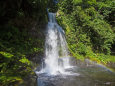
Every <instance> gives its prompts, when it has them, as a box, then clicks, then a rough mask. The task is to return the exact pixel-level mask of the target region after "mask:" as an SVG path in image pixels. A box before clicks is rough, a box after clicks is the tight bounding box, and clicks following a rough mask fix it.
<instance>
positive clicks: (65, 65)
mask: <svg viewBox="0 0 115 86" xmlns="http://www.w3.org/2000/svg"><path fill="white" fill-rule="evenodd" d="M48 14H49V22H48V25H47V34H46V42H45V59H44V60H43V62H42V67H41V69H40V70H36V74H37V75H38V78H37V86H115V73H114V72H112V71H111V70H109V69H107V68H106V67H104V66H102V65H99V64H96V63H94V62H91V61H89V60H88V59H86V60H85V61H84V62H81V61H77V62H76V60H75V59H74V58H72V57H70V56H69V51H68V48H67V42H66V39H65V34H64V31H63V29H62V28H61V27H60V26H59V25H58V24H57V22H56V20H55V13H48Z"/></svg>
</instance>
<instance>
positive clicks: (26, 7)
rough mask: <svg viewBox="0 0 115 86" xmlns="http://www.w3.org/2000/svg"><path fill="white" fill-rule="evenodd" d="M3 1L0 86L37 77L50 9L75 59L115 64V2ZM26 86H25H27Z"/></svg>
mask: <svg viewBox="0 0 115 86" xmlns="http://www.w3.org/2000/svg"><path fill="white" fill-rule="evenodd" d="M54 2H55V0H0V86H19V84H20V83H24V79H25V77H27V76H28V75H34V71H33V69H34V67H35V61H33V58H34V57H35V56H36V54H37V55H38V56H40V55H42V54H43V52H44V40H45V37H44V32H45V26H46V24H47V22H48V17H47V8H49V11H52V12H56V14H57V15H56V18H57V22H58V23H59V25H60V26H62V27H63V29H64V30H65V33H66V39H67V43H68V48H69V50H70V53H71V55H72V56H74V57H76V59H80V60H84V59H85V58H89V59H91V60H93V61H96V62H99V63H102V64H105V65H107V64H108V63H115V24H114V23H115V14H114V13H115V1H114V0H58V3H57V4H55V3H54ZM24 86H26V85H24Z"/></svg>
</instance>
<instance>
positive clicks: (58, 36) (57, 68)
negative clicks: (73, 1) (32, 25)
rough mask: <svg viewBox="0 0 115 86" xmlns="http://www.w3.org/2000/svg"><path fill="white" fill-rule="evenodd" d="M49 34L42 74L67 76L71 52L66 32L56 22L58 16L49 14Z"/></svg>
mask: <svg viewBox="0 0 115 86" xmlns="http://www.w3.org/2000/svg"><path fill="white" fill-rule="evenodd" d="M48 16H49V22H48V24H47V34H46V41H45V60H44V64H45V67H43V68H42V70H41V72H42V73H47V74H49V75H57V74H60V73H61V74H66V73H67V71H66V69H67V68H70V62H69V54H68V53H69V52H68V48H67V42H66V39H65V33H64V30H63V29H62V28H61V27H60V26H59V25H58V24H57V22H56V18H55V16H56V14H55V13H48Z"/></svg>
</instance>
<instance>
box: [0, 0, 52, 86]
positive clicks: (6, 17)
mask: <svg viewBox="0 0 115 86" xmlns="http://www.w3.org/2000/svg"><path fill="white" fill-rule="evenodd" d="M50 1H51V0H5V1H3V0H1V1H0V21H1V23H0V86H10V85H12V86H15V84H16V83H18V82H23V78H24V77H25V76H27V75H30V74H33V71H32V67H33V64H32V62H31V59H32V57H31V58H30V55H33V54H34V55H35V54H36V53H38V54H40V53H42V52H43V45H44V39H43V38H44V36H43V35H41V34H42V33H41V32H40V31H42V30H41V29H40V28H41V27H42V25H44V24H45V23H46V22H47V11H46V8H47V7H48V4H49V2H50ZM36 21H37V22H36ZM33 26H35V31H34V30H33ZM36 28H37V29H36ZM34 34H35V35H36V34H37V37H36V36H34ZM38 36H39V37H38Z"/></svg>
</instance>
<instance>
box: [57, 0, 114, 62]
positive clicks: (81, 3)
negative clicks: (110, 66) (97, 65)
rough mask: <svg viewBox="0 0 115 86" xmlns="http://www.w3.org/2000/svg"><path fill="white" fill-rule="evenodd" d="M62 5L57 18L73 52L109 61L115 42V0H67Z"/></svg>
mask: <svg viewBox="0 0 115 86" xmlns="http://www.w3.org/2000/svg"><path fill="white" fill-rule="evenodd" d="M58 6H59V10H58V12H57V20H58V23H59V24H60V25H61V26H62V27H63V28H64V29H65V32H66V36H67V37H66V38H67V42H68V46H69V50H70V51H71V53H72V54H73V55H74V56H75V57H77V58H81V59H83V58H84V57H87V58H91V59H92V60H97V61H98V62H100V61H101V62H103V63H104V62H105V63H106V62H107V59H108V58H111V57H112V56H110V54H111V52H112V51H111V48H112V46H113V45H115V44H114V41H115V40H114V39H115V32H114V24H113V19H112V18H113V16H114V15H112V13H113V11H114V9H113V8H114V6H113V0H110V1H109V0H101V1H100V0H63V1H61V2H60V3H59V4H58ZM111 59H113V58H111Z"/></svg>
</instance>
